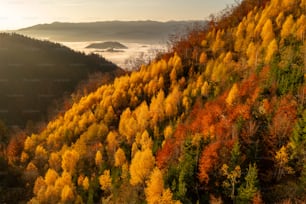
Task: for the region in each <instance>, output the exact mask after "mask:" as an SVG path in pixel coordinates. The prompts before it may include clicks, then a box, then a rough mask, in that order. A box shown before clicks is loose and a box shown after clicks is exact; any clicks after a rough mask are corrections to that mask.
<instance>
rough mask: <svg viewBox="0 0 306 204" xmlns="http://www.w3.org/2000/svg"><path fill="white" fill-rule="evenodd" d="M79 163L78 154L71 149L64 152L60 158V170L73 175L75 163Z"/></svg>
mask: <svg viewBox="0 0 306 204" xmlns="http://www.w3.org/2000/svg"><path fill="white" fill-rule="evenodd" d="M78 161H79V153H78V152H77V151H76V150H74V149H72V150H66V151H65V153H64V155H63V157H62V168H63V170H64V171H67V172H70V173H73V172H74V171H75V167H76V165H77V162H78Z"/></svg>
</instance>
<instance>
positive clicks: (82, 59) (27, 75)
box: [0, 33, 123, 128]
mask: <svg viewBox="0 0 306 204" xmlns="http://www.w3.org/2000/svg"><path fill="white" fill-rule="evenodd" d="M0 45H1V47H0V98H1V100H0V119H1V120H3V121H5V123H6V124H7V125H8V126H15V125H17V126H20V127H22V128H23V127H25V125H26V124H27V122H28V121H32V122H37V121H41V120H43V121H46V120H47V119H48V117H47V113H48V111H51V112H56V110H55V109H56V108H58V107H55V106H53V108H51V110H48V109H50V105H51V104H53V103H54V102H55V101H57V102H59V101H60V100H59V99H60V98H63V96H64V95H68V96H69V97H70V94H71V93H72V92H73V91H74V90H75V89H76V87H77V85H78V84H79V83H80V82H82V81H85V80H88V79H89V75H93V74H94V73H97V72H99V73H105V77H106V78H107V77H110V78H114V77H115V76H116V75H117V74H119V73H120V68H118V67H117V66H116V65H114V64H112V63H110V62H108V61H106V60H105V59H103V58H101V57H99V56H96V55H85V54H83V53H77V52H74V51H72V50H71V49H69V48H67V47H64V46H62V45H60V44H55V43H51V42H48V41H40V40H35V39H31V38H28V37H25V36H21V35H18V34H8V33H1V34H0ZM122 72H123V71H122Z"/></svg>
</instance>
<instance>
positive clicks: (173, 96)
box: [165, 86, 181, 117]
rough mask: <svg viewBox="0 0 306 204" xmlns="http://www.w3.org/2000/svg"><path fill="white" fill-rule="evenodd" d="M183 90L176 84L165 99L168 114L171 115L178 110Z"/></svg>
mask: <svg viewBox="0 0 306 204" xmlns="http://www.w3.org/2000/svg"><path fill="white" fill-rule="evenodd" d="M180 97H181V92H180V91H179V89H178V86H175V87H174V89H173V90H172V92H171V93H170V94H169V95H168V97H167V98H166V100H165V113H166V116H168V117H171V116H173V115H176V114H177V112H178V106H179V103H180Z"/></svg>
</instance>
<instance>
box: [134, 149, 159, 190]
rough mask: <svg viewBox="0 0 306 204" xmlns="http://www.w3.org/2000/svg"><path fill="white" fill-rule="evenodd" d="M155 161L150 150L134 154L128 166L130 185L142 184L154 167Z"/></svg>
mask: <svg viewBox="0 0 306 204" xmlns="http://www.w3.org/2000/svg"><path fill="white" fill-rule="evenodd" d="M154 163H155V159H154V156H153V154H152V151H151V150H150V149H146V150H144V151H138V152H136V154H135V156H134V158H133V159H132V161H131V165H130V175H131V179H130V183H131V184H132V185H134V186H135V185H137V184H142V183H144V181H145V179H146V178H147V177H148V176H149V174H150V172H151V170H152V169H153V167H154Z"/></svg>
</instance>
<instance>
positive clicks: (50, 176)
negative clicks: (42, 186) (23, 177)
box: [45, 169, 58, 186]
mask: <svg viewBox="0 0 306 204" xmlns="http://www.w3.org/2000/svg"><path fill="white" fill-rule="evenodd" d="M57 178H58V174H57V172H56V171H54V170H53V169H48V171H47V173H46V175H45V182H46V184H47V185H49V186H50V185H54V184H55V181H56V179H57Z"/></svg>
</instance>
